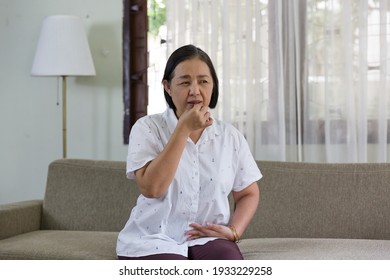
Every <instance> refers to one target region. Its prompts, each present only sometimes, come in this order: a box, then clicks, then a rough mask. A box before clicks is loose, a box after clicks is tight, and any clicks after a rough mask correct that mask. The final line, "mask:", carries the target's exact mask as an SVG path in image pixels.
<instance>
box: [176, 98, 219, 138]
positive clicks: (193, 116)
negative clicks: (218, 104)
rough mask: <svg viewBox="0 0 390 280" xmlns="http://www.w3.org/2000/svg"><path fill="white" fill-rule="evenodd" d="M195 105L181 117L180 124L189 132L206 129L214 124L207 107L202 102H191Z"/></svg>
mask: <svg viewBox="0 0 390 280" xmlns="http://www.w3.org/2000/svg"><path fill="white" fill-rule="evenodd" d="M188 104H191V105H193V106H192V107H190V108H189V109H188V110H186V111H184V112H183V114H181V116H180V117H179V124H183V125H184V126H186V127H187V128H188V130H189V132H192V131H195V130H198V129H201V128H206V127H208V126H210V125H212V124H213V119H212V118H211V114H210V112H209V108H208V107H207V106H203V103H202V102H194V103H193V104H192V103H191V102H189V103H188Z"/></svg>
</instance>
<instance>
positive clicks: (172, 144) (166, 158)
mask: <svg viewBox="0 0 390 280" xmlns="http://www.w3.org/2000/svg"><path fill="white" fill-rule="evenodd" d="M187 139H188V133H186V131H185V130H182V129H180V128H176V129H175V131H174V132H173V134H172V136H171V138H170V139H169V141H168V143H167V145H166V146H165V148H164V150H163V151H162V152H161V153H160V154H159V155H158V156H157V157H156V158H155V159H154V160H153V161H151V162H150V163H148V164H147V165H145V166H144V167H142V168H141V169H139V170H137V171H136V173H135V176H136V180H137V183H138V186H139V188H140V191H141V193H142V194H143V195H144V196H145V197H149V198H158V197H161V196H162V195H164V194H165V193H166V191H167V190H168V187H169V185H170V184H171V182H172V180H173V178H174V176H175V173H176V170H177V167H178V165H179V162H180V158H181V155H182V153H183V150H184V148H185V145H186V142H187Z"/></svg>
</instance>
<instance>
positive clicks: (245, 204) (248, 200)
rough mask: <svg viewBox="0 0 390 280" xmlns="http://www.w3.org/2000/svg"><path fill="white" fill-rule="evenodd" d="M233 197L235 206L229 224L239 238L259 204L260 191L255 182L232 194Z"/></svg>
mask: <svg viewBox="0 0 390 280" xmlns="http://www.w3.org/2000/svg"><path fill="white" fill-rule="evenodd" d="M233 197H234V201H235V204H236V206H235V210H234V213H233V215H232V218H231V221H230V224H231V225H232V226H234V227H235V229H236V230H237V233H238V235H239V236H241V235H242V234H243V233H244V231H245V229H246V228H247V227H248V225H249V223H250V221H251V220H252V218H253V216H254V215H255V213H256V210H257V206H258V204H259V197H260V190H259V186H258V185H257V182H254V183H252V184H251V185H250V186H248V187H247V188H245V189H244V190H243V191H241V192H236V193H233Z"/></svg>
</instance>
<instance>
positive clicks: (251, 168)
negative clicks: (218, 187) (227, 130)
mask: <svg viewBox="0 0 390 280" xmlns="http://www.w3.org/2000/svg"><path fill="white" fill-rule="evenodd" d="M238 147H239V148H238V152H237V157H238V158H237V169H236V176H235V179H234V184H233V191H235V192H239V191H242V190H243V189H245V188H246V187H248V186H249V185H251V184H252V183H253V182H256V181H258V180H260V179H261V178H262V176H263V175H262V174H261V171H260V169H259V167H258V166H257V163H256V161H255V159H254V158H253V155H252V153H251V151H250V149H249V145H248V142H247V141H246V139H245V138H244V136H243V135H242V134H241V133H239V145H238Z"/></svg>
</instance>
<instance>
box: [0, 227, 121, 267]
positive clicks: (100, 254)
mask: <svg viewBox="0 0 390 280" xmlns="http://www.w3.org/2000/svg"><path fill="white" fill-rule="evenodd" d="M117 237H118V233H117V232H93V231H59V230H38V231H33V232H29V233H25V234H20V235H17V236H15V237H11V238H7V239H3V240H0V248H1V250H0V259H7V260H23V259H35V260H83V259H87V260H109V259H116V258H117V257H116V252H115V246H116V240H117Z"/></svg>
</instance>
